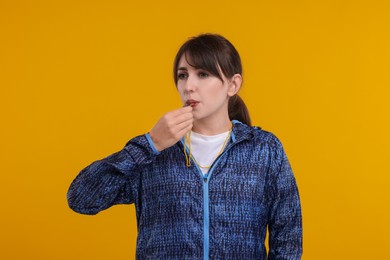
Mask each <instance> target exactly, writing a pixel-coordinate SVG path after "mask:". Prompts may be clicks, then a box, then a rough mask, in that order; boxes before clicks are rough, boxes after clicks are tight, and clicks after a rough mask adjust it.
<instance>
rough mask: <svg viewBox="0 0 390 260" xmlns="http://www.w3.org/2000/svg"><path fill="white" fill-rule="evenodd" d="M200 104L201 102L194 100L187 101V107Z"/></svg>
mask: <svg viewBox="0 0 390 260" xmlns="http://www.w3.org/2000/svg"><path fill="white" fill-rule="evenodd" d="M198 103H199V101H196V100H193V99H189V100H187V101H186V106H191V107H195V106H196V105H197V104H198Z"/></svg>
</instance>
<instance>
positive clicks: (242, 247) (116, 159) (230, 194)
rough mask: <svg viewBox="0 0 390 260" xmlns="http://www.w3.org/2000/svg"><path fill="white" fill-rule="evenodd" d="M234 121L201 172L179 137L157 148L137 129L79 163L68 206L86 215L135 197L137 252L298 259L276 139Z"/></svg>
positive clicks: (296, 210) (290, 179)
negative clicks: (118, 146)
mask: <svg viewBox="0 0 390 260" xmlns="http://www.w3.org/2000/svg"><path fill="white" fill-rule="evenodd" d="M233 123H234V124H233V129H232V131H233V133H232V134H233V136H234V138H232V139H230V141H229V143H228V144H227V146H226V148H225V151H224V152H223V153H222V154H221V155H220V156H219V157H218V158H217V160H216V161H215V162H214V164H213V166H212V167H211V169H210V171H209V172H208V174H207V175H206V176H203V174H202V172H201V170H200V169H199V168H198V167H197V166H196V165H195V164H194V162H192V165H191V166H190V167H187V166H186V160H185V156H184V152H183V148H184V147H183V142H182V141H181V142H178V143H176V144H175V145H173V146H172V147H170V148H167V149H165V150H163V151H161V152H156V149H155V147H154V146H153V143H152V141H151V139H150V137H149V136H148V135H147V134H145V135H140V136H137V137H135V138H133V139H131V140H130V141H129V142H128V143H127V144H126V145H125V147H124V148H123V149H122V150H120V151H118V152H116V153H114V154H112V155H109V156H107V157H106V158H103V159H101V160H97V161H95V162H93V163H92V164H90V165H89V166H87V167H86V168H84V169H83V170H81V172H80V173H79V174H78V175H77V176H76V178H75V179H74V180H73V182H72V183H71V185H70V187H69V190H68V193H67V199H68V203H69V207H70V208H71V209H72V210H74V211H76V212H78V213H82V214H89V215H93V214H97V213H98V212H100V211H102V210H105V209H107V208H109V207H111V206H113V205H116V204H131V203H135V208H136V217H137V226H138V238H137V249H136V258H137V259H270V260H272V259H300V258H301V255H302V215H301V205H300V199H299V193H298V188H297V185H296V181H295V178H294V175H293V172H292V170H291V167H290V164H289V161H288V159H287V156H286V154H285V152H284V149H283V146H282V144H281V142H280V141H279V139H278V138H277V137H276V136H275V135H274V134H272V133H271V132H268V131H265V130H262V129H260V128H258V127H249V126H247V125H245V124H242V123H240V122H239V121H236V120H235V121H234V122H233ZM267 226H268V228H269V248H270V250H269V252H268V256H267V252H266V249H265V245H264V240H265V236H266V229H267Z"/></svg>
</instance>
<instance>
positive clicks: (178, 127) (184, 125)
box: [174, 118, 194, 132]
mask: <svg viewBox="0 0 390 260" xmlns="http://www.w3.org/2000/svg"><path fill="white" fill-rule="evenodd" d="M193 122H194V120H193V119H192V118H190V119H188V120H186V121H183V122H181V123H180V124H178V125H176V127H175V128H174V131H176V132H180V131H181V130H183V129H185V128H187V127H188V126H190V125H192V123H193Z"/></svg>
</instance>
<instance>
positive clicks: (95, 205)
mask: <svg viewBox="0 0 390 260" xmlns="http://www.w3.org/2000/svg"><path fill="white" fill-rule="evenodd" d="M158 154H159V152H158V151H157V150H156V148H155V147H154V145H153V143H152V141H151V139H150V137H149V134H145V135H142V136H137V137H135V138H133V139H131V140H130V141H129V142H127V144H126V145H125V147H124V148H123V149H122V150H120V151H118V152H116V153H114V154H111V155H109V156H107V157H105V158H103V159H100V160H97V161H95V162H93V163H91V164H90V165H88V166H87V167H85V168H84V169H82V170H81V171H80V172H79V174H78V175H77V176H76V178H75V179H74V180H73V181H72V183H71V185H70V187H69V189H68V192H67V200H68V205H69V207H70V208H71V209H72V210H73V211H75V212H77V213H81V214H87V215H95V214H97V213H99V212H100V211H102V210H105V209H107V208H109V207H111V206H113V205H116V204H131V203H134V200H135V197H134V193H135V190H134V186H135V184H136V183H137V180H138V179H139V177H140V172H141V171H140V169H142V167H143V166H145V165H146V164H149V163H151V162H152V160H153V158H154V156H156V155H158Z"/></svg>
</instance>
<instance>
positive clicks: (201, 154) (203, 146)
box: [190, 131, 229, 174]
mask: <svg viewBox="0 0 390 260" xmlns="http://www.w3.org/2000/svg"><path fill="white" fill-rule="evenodd" d="M228 134H229V131H227V132H225V133H222V134H217V135H202V134H198V133H195V132H192V133H191V136H190V138H191V150H192V156H193V157H194V158H195V160H196V161H197V162H198V164H199V165H201V166H211V165H212V164H213V162H214V161H215V159H216V158H217V156H218V153H219V152H220V151H221V149H222V146H223V144H224V143H225V140H226V138H227V136H228ZM199 168H200V169H201V170H202V172H203V174H206V173H207V172H208V171H209V169H210V168H202V167H199Z"/></svg>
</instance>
